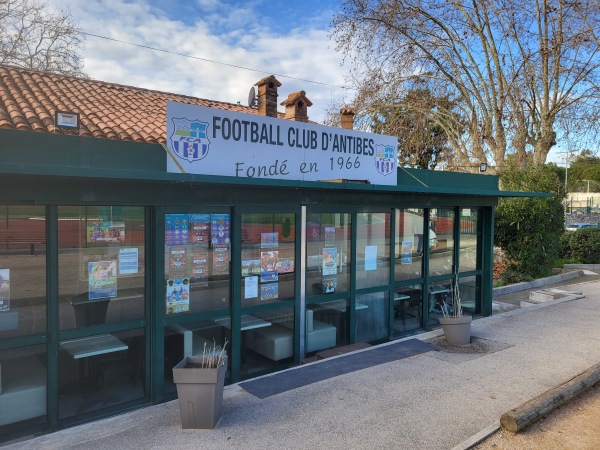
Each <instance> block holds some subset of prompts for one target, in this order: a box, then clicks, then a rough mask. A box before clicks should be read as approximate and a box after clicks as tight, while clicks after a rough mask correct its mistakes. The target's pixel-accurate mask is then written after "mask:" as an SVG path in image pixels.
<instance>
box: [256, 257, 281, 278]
mask: <svg viewBox="0 0 600 450" xmlns="http://www.w3.org/2000/svg"><path fill="white" fill-rule="evenodd" d="M278 263H279V251H278V250H271V251H268V252H261V253H260V281H261V283H265V282H269V281H277V280H279V275H278V272H277V264H278Z"/></svg>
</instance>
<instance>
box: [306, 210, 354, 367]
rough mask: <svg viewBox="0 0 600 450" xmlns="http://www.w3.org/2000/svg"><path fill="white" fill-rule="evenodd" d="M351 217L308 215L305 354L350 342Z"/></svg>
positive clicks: (320, 214) (341, 214) (330, 214)
mask: <svg viewBox="0 0 600 450" xmlns="http://www.w3.org/2000/svg"><path fill="white" fill-rule="evenodd" d="M351 243H352V216H351V214H349V213H329V212H308V214H307V221H306V263H305V269H306V271H305V277H306V281H305V283H306V311H305V314H306V317H305V323H306V332H305V343H304V344H305V352H306V354H307V355H308V356H313V355H315V354H316V353H317V352H319V351H322V350H325V349H328V348H332V347H339V346H342V345H346V344H349V343H350V314H349V312H350V292H351V269H350V268H351V263H352V245H351Z"/></svg>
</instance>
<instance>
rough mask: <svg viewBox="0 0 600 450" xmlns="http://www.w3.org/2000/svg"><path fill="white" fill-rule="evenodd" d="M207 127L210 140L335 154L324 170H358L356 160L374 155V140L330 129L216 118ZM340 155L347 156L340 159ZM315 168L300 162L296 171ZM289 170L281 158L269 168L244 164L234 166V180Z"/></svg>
mask: <svg viewBox="0 0 600 450" xmlns="http://www.w3.org/2000/svg"><path fill="white" fill-rule="evenodd" d="M211 128H212V130H210V131H209V135H210V136H211V137H212V138H213V139H222V140H224V141H235V142H245V143H249V144H259V145H269V146H279V147H288V148H297V149H302V150H315V151H323V152H327V151H329V152H333V153H335V154H336V155H335V156H333V157H331V158H329V159H328V165H330V166H331V167H327V168H323V169H325V170H334V169H340V170H343V169H358V168H360V164H361V159H360V157H362V156H364V157H372V156H373V155H374V154H375V141H374V140H373V139H372V138H367V137H356V136H350V135H347V134H341V133H336V132H334V131H332V129H328V130H327V131H315V130H311V129H305V128H301V127H295V126H288V127H284V128H282V127H281V126H280V125H278V124H268V123H258V122H254V121H251V120H240V119H230V118H228V117H219V116H213V117H212V127H211ZM340 153H342V154H345V155H347V156H345V157H343V156H341V155H339V154H340ZM319 169H320V168H319V167H318V164H317V162H302V163H301V164H300V167H299V168H298V170H300V172H302V173H309V172H319ZM289 170H290V169H289V168H288V167H287V160H285V159H284V160H282V161H279V160H277V161H274V164H272V165H268V166H256V167H255V166H248V165H247V164H246V163H244V162H236V163H235V176H237V177H239V176H242V177H249V178H252V177H261V176H277V175H287V174H288V173H289Z"/></svg>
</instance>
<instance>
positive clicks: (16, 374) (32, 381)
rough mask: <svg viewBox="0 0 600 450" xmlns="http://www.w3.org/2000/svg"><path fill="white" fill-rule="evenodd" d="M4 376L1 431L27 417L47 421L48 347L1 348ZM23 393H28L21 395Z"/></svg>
mask: <svg viewBox="0 0 600 450" xmlns="http://www.w3.org/2000/svg"><path fill="white" fill-rule="evenodd" d="M0 314H2V313H0ZM0 377H1V378H0V383H1V386H0V387H1V388H2V393H0V430H2V428H3V427H4V426H6V425H9V424H12V423H16V422H21V421H23V420H28V421H31V422H29V424H32V425H33V424H34V423H43V422H45V421H46V410H47V407H46V398H47V389H46V379H47V373H46V350H45V347H44V346H42V345H36V346H32V347H21V348H18V349H10V350H0ZM19 393H23V394H24V395H22V396H19ZM0 434H1V433H0Z"/></svg>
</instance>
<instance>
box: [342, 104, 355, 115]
mask: <svg viewBox="0 0 600 450" xmlns="http://www.w3.org/2000/svg"><path fill="white" fill-rule="evenodd" d="M340 114H341V115H342V116H354V115H356V110H355V109H354V108H350V107H349V106H344V107H343V108H342V109H340Z"/></svg>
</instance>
